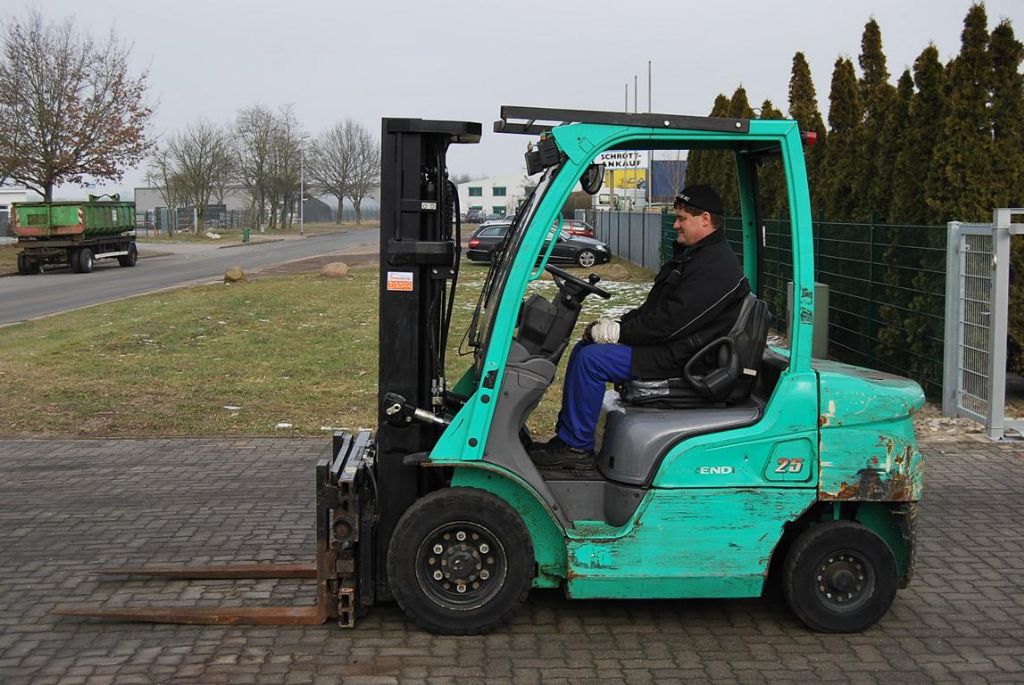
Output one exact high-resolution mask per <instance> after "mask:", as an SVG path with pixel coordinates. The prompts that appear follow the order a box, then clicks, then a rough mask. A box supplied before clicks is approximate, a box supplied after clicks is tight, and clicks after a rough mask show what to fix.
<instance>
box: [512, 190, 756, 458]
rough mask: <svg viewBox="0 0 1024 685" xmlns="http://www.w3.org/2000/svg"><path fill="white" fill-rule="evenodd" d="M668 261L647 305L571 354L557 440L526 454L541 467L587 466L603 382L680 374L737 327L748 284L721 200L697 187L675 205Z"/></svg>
mask: <svg viewBox="0 0 1024 685" xmlns="http://www.w3.org/2000/svg"><path fill="white" fill-rule="evenodd" d="M673 207H674V209H675V214H676V220H675V223H674V224H673V228H674V229H675V231H676V240H675V242H674V243H673V245H672V249H673V255H672V259H670V260H669V261H668V262H666V263H665V265H664V266H663V267H662V268H661V271H659V272H658V275H657V277H656V278H655V279H654V285H653V286H652V287H651V290H650V292H649V293H648V294H647V298H646V299H645V300H644V303H643V304H642V305H640V306H639V307H637V308H635V309H632V310H630V311H628V312H626V313H625V314H624V315H622V317H620V318H619V320H618V321H615V320H611V319H601V320H599V321H596V322H593V323H591V324H590V325H588V326H587V328H586V331H585V332H584V336H583V340H581V341H580V342H579V343H577V344H576V346H575V347H574V348H573V351H572V353H571V354H570V356H569V364H568V367H567V368H566V372H565V383H564V385H563V390H562V409H561V411H560V412H559V414H558V423H557V426H556V429H555V437H553V438H552V439H551V440H549V441H548V442H546V443H543V444H540V445H537V446H536V447H534V449H533V450H532V452H531V457H532V458H533V461H534V463H536V464H537V465H538V466H540V467H546V468H556V467H562V468H588V467H590V466H591V465H592V464H593V461H594V457H595V454H594V442H595V432H596V429H597V422H598V419H599V418H600V414H601V402H602V399H603V397H604V392H605V383H623V382H625V381H628V380H630V379H634V378H641V379H645V380H653V379H661V378H671V377H673V376H678V375H679V373H680V370H681V369H682V368H683V367H684V366H685V365H686V363H687V361H689V359H690V357H691V356H692V355H693V354H694V353H695V352H696V351H697V350H700V349H701V348H702V347H703V346H704V345H706V344H707V343H708V342H710V341H711V340H714V339H715V338H718V337H719V336H721V335H724V334H725V333H726V332H728V331H729V329H730V328H731V327H732V325H733V324H734V323H735V322H736V318H737V316H738V315H739V311H740V306H741V303H742V301H743V298H744V297H745V296H746V295H747V294H748V293H749V292H750V285H749V283H748V282H747V279H746V277H744V275H743V268H742V266H741V265H740V263H739V261H738V260H737V259H736V255H735V254H734V253H733V251H732V248H731V247H730V246H729V243H728V241H727V240H726V239H725V232H724V230H723V213H724V212H723V208H722V200H721V198H720V197H719V196H718V193H717V192H715V190H714V189H713V188H711V187H710V186H707V185H694V186H690V187H688V188H685V189H683V190H682V192H680V193H679V194H678V195H676V198H675V202H674V204H673Z"/></svg>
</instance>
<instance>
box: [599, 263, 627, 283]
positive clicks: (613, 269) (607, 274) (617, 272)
mask: <svg viewBox="0 0 1024 685" xmlns="http://www.w3.org/2000/svg"><path fill="white" fill-rule="evenodd" d="M603 271H604V280H606V281H628V280H629V269H627V268H626V267H624V266H622V265H621V264H608V265H607V266H605V267H604V269H603Z"/></svg>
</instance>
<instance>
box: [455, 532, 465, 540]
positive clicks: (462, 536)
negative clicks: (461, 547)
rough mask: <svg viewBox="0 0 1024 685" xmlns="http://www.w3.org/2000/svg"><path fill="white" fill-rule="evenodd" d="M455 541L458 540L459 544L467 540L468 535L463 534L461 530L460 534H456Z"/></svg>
mask: <svg viewBox="0 0 1024 685" xmlns="http://www.w3.org/2000/svg"><path fill="white" fill-rule="evenodd" d="M455 539H456V540H458V541H459V542H462V541H463V540H465V539H466V534H465V533H463V532H462V531H461V530H460V531H459V532H458V533H456V534H455Z"/></svg>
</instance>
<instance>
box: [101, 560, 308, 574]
mask: <svg viewBox="0 0 1024 685" xmlns="http://www.w3.org/2000/svg"><path fill="white" fill-rule="evenodd" d="M98 573H102V574H104V575H124V576H151V577H161V578H316V564H315V563H312V562H307V561H304V562H300V563H294V564H205V565H197V566H181V565H179V564H169V565H160V564H142V565H133V564H128V565H126V566H110V567H107V568H103V569H100V570H99V571H98Z"/></svg>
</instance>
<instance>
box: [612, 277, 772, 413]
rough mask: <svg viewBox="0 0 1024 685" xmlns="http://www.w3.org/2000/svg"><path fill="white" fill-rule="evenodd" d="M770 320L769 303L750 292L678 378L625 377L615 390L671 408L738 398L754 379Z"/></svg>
mask: <svg viewBox="0 0 1024 685" xmlns="http://www.w3.org/2000/svg"><path fill="white" fill-rule="evenodd" d="M770 320H771V314H770V313H769V311H768V305H767V304H766V303H765V302H764V301H763V300H759V299H757V297H756V296H755V295H754V294H753V293H749V294H748V295H747V296H746V297H745V298H744V299H743V302H742V304H741V305H740V311H739V315H738V316H737V317H736V322H735V323H734V324H733V326H732V328H731V329H730V330H729V332H728V333H727V334H726V335H724V336H722V337H720V338H718V339H717V340H713V341H712V342H710V343H708V344H707V345H705V346H704V347H703V348H701V350H700V351H698V352H697V353H696V354H695V355H693V357H692V358H691V359H690V361H689V362H687V364H686V367H685V368H684V369H683V375H682V377H681V378H668V379H663V380H655V381H647V380H634V381H628V382H626V383H624V384H623V385H622V387H621V388H620V394H621V395H622V399H623V400H624V401H625V402H627V403H629V404H636V405H644V404H655V403H656V404H661V405H664V406H672V407H694V406H706V405H707V404H714V403H726V404H735V403H737V402H743V401H744V400H746V399H747V398H749V397H750V394H751V392H752V391H753V389H754V386H755V385H756V383H757V375H758V371H759V369H760V367H761V357H762V355H763V354H764V348H765V344H766V343H767V340H768V323H769V321H770ZM698 369H699V370H700V372H698Z"/></svg>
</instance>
